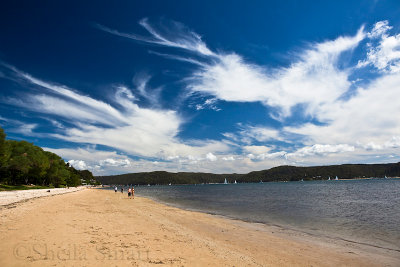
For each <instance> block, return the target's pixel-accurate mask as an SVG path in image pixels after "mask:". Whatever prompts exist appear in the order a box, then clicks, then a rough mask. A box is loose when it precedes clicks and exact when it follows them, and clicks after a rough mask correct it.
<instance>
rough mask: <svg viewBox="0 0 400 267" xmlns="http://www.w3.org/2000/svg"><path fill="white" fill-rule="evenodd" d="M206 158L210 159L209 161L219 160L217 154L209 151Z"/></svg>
mask: <svg viewBox="0 0 400 267" xmlns="http://www.w3.org/2000/svg"><path fill="white" fill-rule="evenodd" d="M206 159H208V160H209V161H216V160H217V156H215V155H214V154H213V153H211V152H209V153H207V155H206Z"/></svg>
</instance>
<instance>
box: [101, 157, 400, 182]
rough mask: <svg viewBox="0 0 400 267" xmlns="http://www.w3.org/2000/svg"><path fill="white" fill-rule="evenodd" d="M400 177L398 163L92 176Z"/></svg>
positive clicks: (208, 178) (138, 178) (156, 179)
mask: <svg viewBox="0 0 400 267" xmlns="http://www.w3.org/2000/svg"><path fill="white" fill-rule="evenodd" d="M385 175H386V176H387V177H400V162H399V163H388V164H344V165H331V166H314V167H296V166H279V167H274V168H271V169H268V170H263V171H253V172H249V173H247V174H236V173H234V174H213V173H194V172H178V173H171V172H165V171H155V172H140V173H128V174H121V175H111V176H97V177H96V179H97V180H98V181H100V182H101V183H103V184H140V185H147V184H151V185H154V184H169V183H172V184H201V183H223V182H224V180H225V179H227V180H228V182H229V183H233V182H234V181H235V180H236V181H237V182H238V183H252V182H260V181H263V182H272V181H298V180H301V179H304V180H326V179H328V177H331V179H334V178H335V177H336V176H338V177H339V178H340V179H354V178H363V177H377V178H383V177H385Z"/></svg>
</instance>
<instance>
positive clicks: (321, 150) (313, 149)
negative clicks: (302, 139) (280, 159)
mask: <svg viewBox="0 0 400 267" xmlns="http://www.w3.org/2000/svg"><path fill="white" fill-rule="evenodd" d="M354 150H355V148H354V146H350V145H347V144H339V145H321V144H315V145H313V146H308V147H303V148H301V149H299V150H297V151H296V152H294V153H289V154H288V157H293V156H294V157H305V156H313V155H326V154H330V153H343V152H353V151H354Z"/></svg>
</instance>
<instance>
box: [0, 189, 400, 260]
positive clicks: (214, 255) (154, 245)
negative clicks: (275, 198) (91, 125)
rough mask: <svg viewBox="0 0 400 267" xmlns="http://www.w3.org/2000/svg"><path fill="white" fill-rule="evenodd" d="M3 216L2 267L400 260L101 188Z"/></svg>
mask: <svg viewBox="0 0 400 267" xmlns="http://www.w3.org/2000/svg"><path fill="white" fill-rule="evenodd" d="M0 218H1V220H0V266H27V265H28V266H31V265H32V266H59V265H61V266H160V265H167V266H400V255H399V252H393V251H386V250H379V249H375V248H371V247H362V246H361V245H359V244H351V243H345V242H339V241H337V240H336V241H333V240H327V239H322V238H316V237H311V236H308V235H306V234H302V233H299V232H294V231H292V232H291V231H289V230H284V229H281V228H279V227H271V226H265V225H261V224H253V223H245V222H241V221H236V220H230V219H226V218H220V217H216V216H213V215H208V214H204V213H199V212H192V211H186V210H181V209H178V208H174V207H169V206H166V205H163V204H159V203H156V202H154V201H152V200H149V199H146V198H139V197H136V198H135V199H134V200H133V199H128V197H127V195H126V194H121V193H119V192H118V193H114V192H113V191H105V190H96V189H86V190H82V191H79V192H74V193H70V194H63V195H57V196H52V197H46V198H36V199H32V200H29V201H26V202H19V203H15V204H12V205H8V206H2V207H0ZM331 241H332V242H331Z"/></svg>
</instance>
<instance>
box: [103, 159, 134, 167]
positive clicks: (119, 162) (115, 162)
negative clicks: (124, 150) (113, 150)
mask: <svg viewBox="0 0 400 267" xmlns="http://www.w3.org/2000/svg"><path fill="white" fill-rule="evenodd" d="M99 165H100V166H114V167H116V166H120V167H125V166H129V165H131V162H130V161H129V159H112V158H108V159H105V160H100V162H99Z"/></svg>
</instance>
